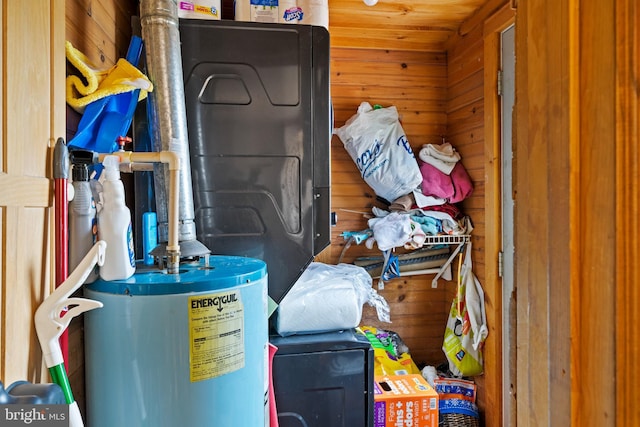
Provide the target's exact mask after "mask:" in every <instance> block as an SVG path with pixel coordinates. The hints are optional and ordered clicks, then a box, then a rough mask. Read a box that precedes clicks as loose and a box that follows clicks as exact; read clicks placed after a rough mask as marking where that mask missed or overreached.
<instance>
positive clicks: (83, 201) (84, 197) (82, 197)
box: [69, 150, 98, 283]
mask: <svg viewBox="0 0 640 427" xmlns="http://www.w3.org/2000/svg"><path fill="white" fill-rule="evenodd" d="M93 162H94V153H93V152H92V151H87V150H73V151H71V163H72V165H73V169H72V171H71V176H72V177H73V189H74V192H73V193H74V195H73V199H72V200H71V202H70V203H69V271H73V270H74V269H75V268H76V267H77V266H78V264H79V263H80V261H82V259H83V258H84V256H85V255H86V254H87V253H88V252H89V250H90V249H91V248H92V247H93V245H94V243H95V242H96V240H97V237H98V228H97V223H96V204H95V201H94V199H93V197H92V194H91V185H90V183H89V165H91V164H93ZM97 278H98V270H97V268H96V269H94V271H92V272H91V273H90V274H89V276H88V277H87V281H86V283H92V282H93V281H95V280H96V279H97Z"/></svg>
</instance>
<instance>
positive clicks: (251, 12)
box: [234, 0, 329, 29]
mask: <svg viewBox="0 0 640 427" xmlns="http://www.w3.org/2000/svg"><path fill="white" fill-rule="evenodd" d="M234 14H235V20H236V21H251V22H275V23H279V24H304V25H319V26H323V27H325V28H326V29H329V1H328V0H235V1H234Z"/></svg>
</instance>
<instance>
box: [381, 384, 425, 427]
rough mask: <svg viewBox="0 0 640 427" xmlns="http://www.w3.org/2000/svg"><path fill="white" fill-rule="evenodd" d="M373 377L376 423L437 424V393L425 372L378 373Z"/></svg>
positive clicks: (385, 426) (402, 426)
mask: <svg viewBox="0 0 640 427" xmlns="http://www.w3.org/2000/svg"><path fill="white" fill-rule="evenodd" d="M374 379H375V381H374V397H373V399H374V413H373V425H374V427H437V426H438V393H436V391H435V390H434V389H433V388H432V387H431V386H430V385H429V383H427V381H426V380H425V379H424V378H422V375H419V374H410V375H376V376H375V378H374Z"/></svg>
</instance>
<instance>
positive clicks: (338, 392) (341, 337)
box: [270, 330, 374, 427]
mask: <svg viewBox="0 0 640 427" xmlns="http://www.w3.org/2000/svg"><path fill="white" fill-rule="evenodd" d="M270 342H271V343H272V344H273V345H275V346H276V347H278V351H277V352H276V354H275V356H274V358H273V387H274V391H275V396H276V405H277V409H278V424H279V426H280V427H328V426H331V427H353V426H358V427H365V426H372V425H373V369H374V357H373V348H372V347H371V345H370V344H369V341H367V339H366V338H365V337H364V336H363V335H362V334H359V333H357V332H355V331H354V330H346V331H341V332H327V333H322V334H310V335H294V336H290V337H285V338H283V337H280V336H271V337H270Z"/></svg>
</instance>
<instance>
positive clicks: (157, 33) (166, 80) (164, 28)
mask: <svg viewBox="0 0 640 427" xmlns="http://www.w3.org/2000/svg"><path fill="white" fill-rule="evenodd" d="M140 25H141V28H142V38H143V40H144V43H145V50H146V61H147V73H148V76H149V78H150V79H151V81H152V82H153V85H154V90H153V92H151V93H149V100H150V102H149V104H148V110H149V125H150V134H151V141H152V145H153V149H154V150H155V151H163V150H168V151H174V152H176V153H177V154H178V155H179V156H180V187H179V198H180V203H179V215H178V216H179V226H178V235H179V237H178V238H179V241H180V247H181V252H182V253H181V255H182V256H198V255H206V254H208V253H209V252H210V251H209V250H208V249H207V248H206V247H205V246H204V245H203V244H202V243H200V242H198V241H197V240H196V227H195V223H194V217H195V215H194V208H193V190H192V182H191V164H190V160H189V140H188V132H187V115H186V108H185V101H184V99H185V98H184V86H183V75H182V55H181V51H180V33H179V29H178V6H177V3H176V0H141V1H140ZM168 182H169V170H168V168H167V167H166V165H157V166H155V167H154V184H155V194H156V197H155V198H156V210H157V214H158V235H159V240H160V242H161V247H162V244H163V243H166V242H167V238H168V213H167V206H168V203H167V202H168V200H167V183H168ZM165 247H166V245H165ZM157 252H158V251H157V250H154V251H153V252H152V253H153V254H154V255H160V254H158V253H157ZM167 255H168V256H171V255H172V254H167Z"/></svg>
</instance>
